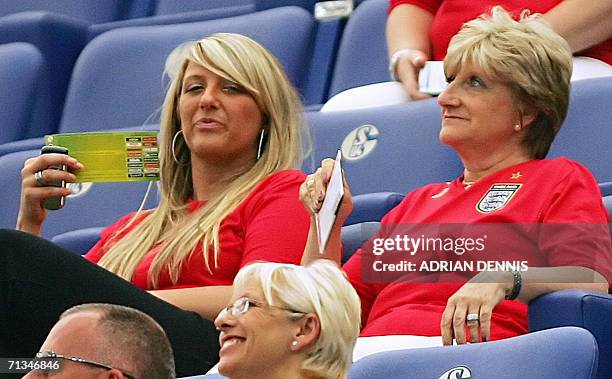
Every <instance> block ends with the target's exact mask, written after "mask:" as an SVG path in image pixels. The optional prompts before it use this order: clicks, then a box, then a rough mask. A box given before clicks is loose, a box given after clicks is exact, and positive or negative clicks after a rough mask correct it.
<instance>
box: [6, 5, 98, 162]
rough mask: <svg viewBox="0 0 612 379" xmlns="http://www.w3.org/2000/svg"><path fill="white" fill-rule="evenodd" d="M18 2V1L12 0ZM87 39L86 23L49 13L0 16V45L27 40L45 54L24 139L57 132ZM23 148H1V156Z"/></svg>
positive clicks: (25, 126)
mask: <svg viewBox="0 0 612 379" xmlns="http://www.w3.org/2000/svg"><path fill="white" fill-rule="evenodd" d="M10 2H11V3H19V2H18V1H10ZM86 39H87V24H86V23H84V22H80V21H78V20H75V19H72V18H69V17H66V16H62V15H58V14H53V13H49V12H42V11H40V12H22V13H18V14H13V15H9V16H5V17H1V18H0V44H3V43H11V42H27V43H30V44H32V45H34V46H36V48H38V50H39V51H40V53H41V54H42V56H43V60H44V65H43V70H42V74H41V77H40V80H39V82H38V87H37V90H36V103H35V104H34V106H32V108H31V114H32V115H31V118H30V123H29V125H24V126H23V127H24V130H25V135H24V137H23V138H32V137H38V136H42V135H44V134H46V133H52V132H55V131H56V130H57V128H58V125H59V120H60V117H61V112H62V108H63V106H64V98H65V95H66V90H67V88H68V82H69V80H70V74H71V72H72V67H73V65H74V62H75V61H76V58H77V56H78V54H79V53H80V51H81V49H82V48H83V46H85V43H86ZM20 149H21V150H22V148H21V147H17V148H14V149H12V150H11V149H8V150H7V149H6V148H5V147H4V146H2V147H0V155H2V154H4V153H6V152H10V151H17V150H20Z"/></svg>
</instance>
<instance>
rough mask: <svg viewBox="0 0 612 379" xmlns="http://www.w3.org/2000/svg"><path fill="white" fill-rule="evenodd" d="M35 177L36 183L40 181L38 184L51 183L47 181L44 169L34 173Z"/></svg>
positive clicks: (46, 184) (45, 184) (42, 185)
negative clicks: (43, 172)
mask: <svg viewBox="0 0 612 379" xmlns="http://www.w3.org/2000/svg"><path fill="white" fill-rule="evenodd" d="M34 179H36V183H38V185H39V186H41V187H46V186H48V185H49V183H47V181H46V180H45V178H44V177H43V174H42V171H36V172H35V173H34Z"/></svg>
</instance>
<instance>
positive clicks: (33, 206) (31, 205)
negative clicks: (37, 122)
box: [17, 154, 83, 235]
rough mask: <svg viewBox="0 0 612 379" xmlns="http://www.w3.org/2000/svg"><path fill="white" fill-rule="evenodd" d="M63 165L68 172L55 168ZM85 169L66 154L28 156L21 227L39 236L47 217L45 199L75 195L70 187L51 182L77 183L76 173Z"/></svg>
mask: <svg viewBox="0 0 612 379" xmlns="http://www.w3.org/2000/svg"><path fill="white" fill-rule="evenodd" d="M62 166H65V167H66V171H62V170H58V169H54V168H53V167H62ZM82 168H83V165H82V164H81V163H79V162H78V161H77V160H76V159H74V158H72V157H70V156H69V155H66V154H42V155H40V156H37V157H34V158H30V159H28V160H27V161H26V162H25V163H24V166H23V168H22V170H21V199H20V205H19V215H18V217H17V229H18V230H21V231H25V232H29V233H32V234H35V235H38V234H40V228H41V225H42V223H43V222H44V220H45V218H46V216H47V210H46V209H45V208H44V207H43V202H44V200H45V199H47V198H50V197H54V196H68V195H70V194H71V191H70V190H69V189H67V188H63V187H55V186H49V185H48V184H49V183H50V182H62V181H64V182H68V183H69V182H73V181H74V180H75V179H76V177H75V175H74V174H73V173H72V172H74V171H78V170H80V169H82Z"/></svg>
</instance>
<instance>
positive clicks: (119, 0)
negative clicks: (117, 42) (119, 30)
mask: <svg viewBox="0 0 612 379" xmlns="http://www.w3.org/2000/svg"><path fill="white" fill-rule="evenodd" d="M133 1H134V0H104V1H92V0H69V1H66V0H18V1H15V0H0V17H2V16H6V15H9V14H14V13H18V12H27V11H47V12H53V13H58V14H62V15H64V16H69V17H72V18H76V19H80V20H83V21H87V22H89V23H100V22H109V21H114V20H121V19H123V18H126V17H128V16H129V14H130V9H131V5H132V4H131V3H132V2H133ZM135 1H142V0H135ZM147 1H148V0H147Z"/></svg>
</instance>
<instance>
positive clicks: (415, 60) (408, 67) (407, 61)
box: [395, 50, 431, 100]
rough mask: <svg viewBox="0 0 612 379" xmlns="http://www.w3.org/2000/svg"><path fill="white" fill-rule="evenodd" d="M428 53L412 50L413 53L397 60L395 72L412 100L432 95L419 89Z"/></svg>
mask: <svg viewBox="0 0 612 379" xmlns="http://www.w3.org/2000/svg"><path fill="white" fill-rule="evenodd" d="M427 60H428V58H427V55H425V53H423V52H422V51H418V50H412V54H409V55H407V56H404V57H401V58H400V59H399V60H398V61H397V65H396V67H395V74H396V76H397V78H398V79H399V81H400V82H401V83H402V86H403V87H404V89H405V90H406V92H407V93H408V96H410V98H411V99H412V100H421V99H429V98H431V95H428V94H426V93H423V92H421V91H420V90H419V72H420V71H421V69H422V68H423V66H425V63H427Z"/></svg>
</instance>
